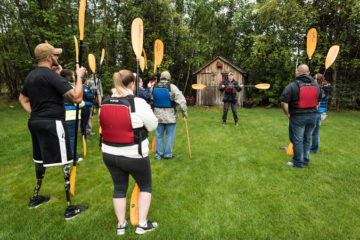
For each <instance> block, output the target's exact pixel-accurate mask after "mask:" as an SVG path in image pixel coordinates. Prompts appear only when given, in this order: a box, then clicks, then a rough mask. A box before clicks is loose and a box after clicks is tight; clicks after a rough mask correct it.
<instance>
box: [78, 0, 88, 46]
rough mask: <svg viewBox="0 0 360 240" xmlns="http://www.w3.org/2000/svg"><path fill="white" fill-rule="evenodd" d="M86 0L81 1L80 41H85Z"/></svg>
mask: <svg viewBox="0 0 360 240" xmlns="http://www.w3.org/2000/svg"><path fill="white" fill-rule="evenodd" d="M85 8H86V0H81V2H80V7H79V32H80V41H82V40H84V22H85Z"/></svg>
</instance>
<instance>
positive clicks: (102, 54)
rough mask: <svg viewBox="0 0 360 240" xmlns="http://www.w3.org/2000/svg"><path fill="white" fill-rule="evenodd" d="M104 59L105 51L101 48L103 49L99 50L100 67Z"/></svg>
mask: <svg viewBox="0 0 360 240" xmlns="http://www.w3.org/2000/svg"><path fill="white" fill-rule="evenodd" d="M104 57H105V49H104V48H103V49H102V50H101V58H100V65H101V64H102V63H103V61H104Z"/></svg>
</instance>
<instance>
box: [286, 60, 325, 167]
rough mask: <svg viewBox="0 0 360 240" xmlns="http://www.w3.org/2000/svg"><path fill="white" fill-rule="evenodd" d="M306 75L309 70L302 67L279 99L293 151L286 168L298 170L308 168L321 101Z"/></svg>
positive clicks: (318, 89) (317, 89)
mask: <svg viewBox="0 0 360 240" xmlns="http://www.w3.org/2000/svg"><path fill="white" fill-rule="evenodd" d="M309 74H310V71H309V67H308V66H307V65H306V64H301V65H300V66H299V67H298V68H297V70H296V78H295V81H294V82H292V83H290V84H289V85H287V86H286V88H285V89H284V91H283V93H282V95H281V98H280V101H281V107H282V109H283V110H284V113H285V115H286V116H287V117H288V118H289V136H290V141H291V142H292V143H293V150H294V155H293V159H292V161H291V162H288V165H290V166H293V167H297V168H303V167H304V166H308V165H309V153H310V142H311V135H312V132H313V131H314V128H315V125H316V120H317V110H318V104H319V102H320V100H321V91H320V86H319V85H318V84H317V83H316V82H315V81H314V80H313V79H312V77H311V76H310V75H309Z"/></svg>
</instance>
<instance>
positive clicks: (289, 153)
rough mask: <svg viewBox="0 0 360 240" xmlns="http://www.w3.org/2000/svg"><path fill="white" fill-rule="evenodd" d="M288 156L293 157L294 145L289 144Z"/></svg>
mask: <svg viewBox="0 0 360 240" xmlns="http://www.w3.org/2000/svg"><path fill="white" fill-rule="evenodd" d="M286 154H287V155H293V154H294V150H293V144H292V143H289V146H288V148H287V149H286Z"/></svg>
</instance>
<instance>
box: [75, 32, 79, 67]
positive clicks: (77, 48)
mask: <svg viewBox="0 0 360 240" xmlns="http://www.w3.org/2000/svg"><path fill="white" fill-rule="evenodd" d="M74 43H75V56H76V62H79V45H78V41H77V38H76V37H75V36H74Z"/></svg>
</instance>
